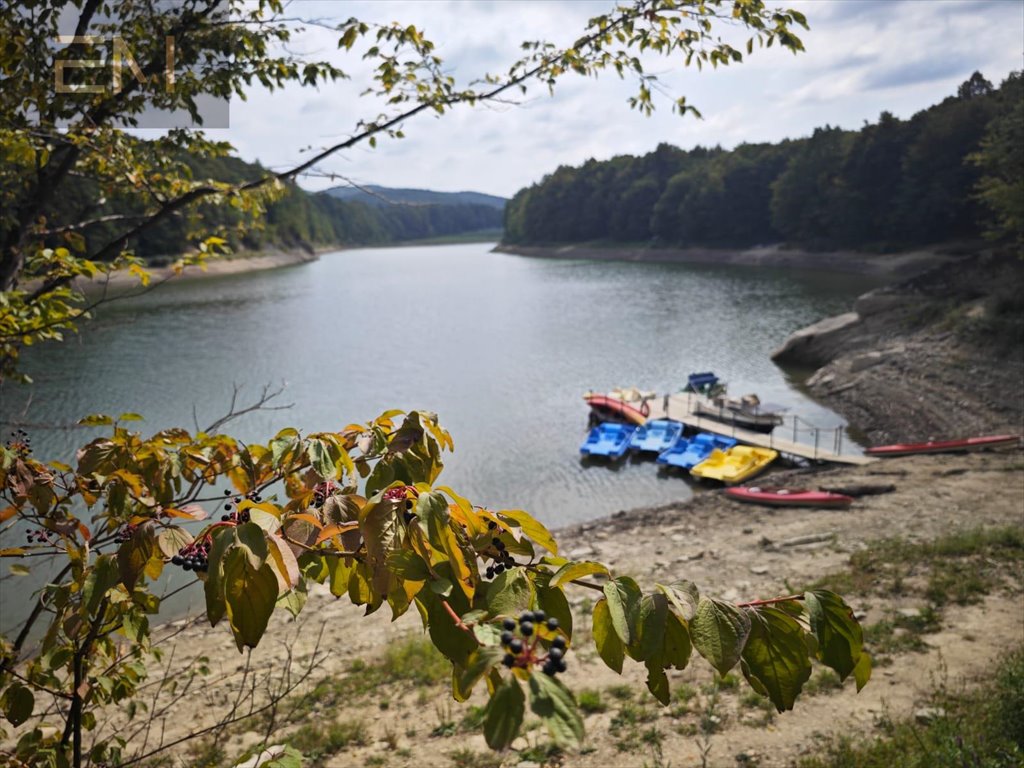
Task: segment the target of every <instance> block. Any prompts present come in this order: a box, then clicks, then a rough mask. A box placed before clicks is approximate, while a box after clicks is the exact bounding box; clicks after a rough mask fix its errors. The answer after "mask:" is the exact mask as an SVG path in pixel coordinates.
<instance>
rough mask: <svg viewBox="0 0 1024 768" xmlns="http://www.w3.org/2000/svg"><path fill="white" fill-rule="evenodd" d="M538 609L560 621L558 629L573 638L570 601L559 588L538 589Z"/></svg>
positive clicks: (541, 587)
mask: <svg viewBox="0 0 1024 768" xmlns="http://www.w3.org/2000/svg"><path fill="white" fill-rule="evenodd" d="M537 607H538V608H540V609H541V610H542V611H544V613H546V614H547V615H548V616H550V617H552V618H555V619H558V627H559V629H561V630H562V631H563V632H564V633H565V634H566V635H568V636H569V637H572V609H571V608H570V607H569V601H568V600H567V599H566V597H565V592H563V591H562V590H561V589H560V588H558V587H550V586H548V587H544V586H538V587H537Z"/></svg>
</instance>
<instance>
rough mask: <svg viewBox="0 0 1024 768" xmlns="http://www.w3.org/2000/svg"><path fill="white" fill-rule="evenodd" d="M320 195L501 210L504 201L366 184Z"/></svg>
mask: <svg viewBox="0 0 1024 768" xmlns="http://www.w3.org/2000/svg"><path fill="white" fill-rule="evenodd" d="M320 194H323V195H330V196H331V197H335V198H337V199H338V200H345V201H347V202H353V203H366V204H367V205H388V204H390V203H398V204H405V205H485V206H487V207H488V208H497V209H498V210H499V211H500V210H504V209H505V203H507V202H508V201H507V200H506V199H505V198H504V197H498V196H497V195H485V194H484V193H482V192H434V191H433V190H429V189H395V188H392V187H381V186H378V185H376V184H366V185H364V186H361V187H350V186H345V187H332V188H331V189H328V190H325V191H323V192H321V193H320Z"/></svg>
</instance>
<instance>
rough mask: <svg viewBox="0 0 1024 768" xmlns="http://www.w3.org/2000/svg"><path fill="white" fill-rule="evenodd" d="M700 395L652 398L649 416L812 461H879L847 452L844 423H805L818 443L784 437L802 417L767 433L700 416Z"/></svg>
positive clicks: (790, 419) (856, 463) (791, 419)
mask: <svg viewBox="0 0 1024 768" xmlns="http://www.w3.org/2000/svg"><path fill="white" fill-rule="evenodd" d="M698 399H699V397H698V396H696V395H691V394H685V393H680V394H676V395H669V396H668V398H667V403H668V408H667V409H666V408H665V403H666V398H665V397H659V398H656V399H654V400H648V401H647V407H648V408H649V409H650V416H649V417H648V418H650V419H672V420H673V421H681V422H682V423H683V424H685V425H686V426H688V427H693V428H694V429H699V430H700V431H701V432H713V433H715V434H716V435H725V436H726V437H734V438H736V439H737V440H738V441H740V442H741V443H745V444H746V445H756V446H759V447H761V448H771V449H773V450H776V451H778V452H779V453H785V454H788V455H790V456H799V457H801V458H804V459H809V460H811V461H828V462H835V463H837V464H854V465H858V466H862V465H864V464H870V463H871V462H873V461H875V459H874V458H872V457H870V456H861V455H859V454H851V453H843V452H842V440H841V438H842V432H841V430H842V428H841V427H839V428H838V431H837V430H836V429H827V430H826V429H821V430H819V429H817V428H815V427H812V426H810V425H808V426H807V427H805V431H808V432H810V433H811V434H812V435H813V436H814V443H810V442H807V443H805V442H800V441H797V440H787V439H785V438H784V437H782V435H785V434H786V433H787V429H786V427H787V426H789V428H790V431H792V430H793V429H794V426H795V427H797V428H799V424H800V421H799V420H798V419H797V417H795V416H790V417H787V419H786V423H784V424H783V425H782V426H779V427H776V428H775V430H774V431H773V432H772V433H770V434H767V435H766V434H764V433H763V432H754V431H753V430H750V429H743V428H742V427H737V426H735V425H733V424H725V423H723V422H721V421H716V420H714V419H710V418H708V417H707V416H698V415H697V414H696V413H695V410H696V406H697V401H698Z"/></svg>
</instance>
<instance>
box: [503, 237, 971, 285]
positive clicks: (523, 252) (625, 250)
mask: <svg viewBox="0 0 1024 768" xmlns="http://www.w3.org/2000/svg"><path fill="white" fill-rule="evenodd" d="M494 250H495V251H496V252H498V253H508V254H514V255H517V256H528V257H531V258H542V259H585V260H594V261H643V262H654V263H663V264H717V265H734V266H747V267H781V268H788V269H818V270H823V271H826V272H848V273H852V274H858V275H874V276H878V277H906V276H909V275H913V274H916V273H918V272H921V271H923V270H925V269H928V268H929V267H932V266H936V265H938V264H941V263H944V262H946V261H949V260H951V259H952V258H953V257H952V256H950V255H948V254H946V253H943V252H941V251H938V250H917V251H907V252H903V253H891V254H872V253H862V252H859V251H824V252H820V253H817V252H812V251H802V250H799V249H784V248H782V247H781V246H779V245H769V246H762V247H757V248H747V249H726V248H721V249H719V248H629V247H605V246H597V245H590V244H587V243H580V244H572V245H561V246H534V245H512V244H499V245H498V246H496V247H495V248H494Z"/></svg>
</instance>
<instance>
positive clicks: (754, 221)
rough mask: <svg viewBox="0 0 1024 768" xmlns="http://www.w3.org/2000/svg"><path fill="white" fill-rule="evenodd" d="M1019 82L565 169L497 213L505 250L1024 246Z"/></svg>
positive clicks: (972, 83)
mask: <svg viewBox="0 0 1024 768" xmlns="http://www.w3.org/2000/svg"><path fill="white" fill-rule="evenodd" d="M1022 84H1024V80H1022V77H1021V73H1019V72H1017V73H1013V74H1011V75H1010V76H1009V77H1008V78H1007V79H1006V80H1005V81H1004V82H1003V83H1002V85H1001V86H1000V87H999V88H995V87H993V85H992V84H991V83H990V82H989V81H987V80H985V78H984V77H983V76H982V75H981V74H979V73H975V74H974V75H973V76H972V77H971V78H970V79H969V80H968V81H966V82H965V83H963V84H962V85H961V86H960V88H959V89H958V91H957V93H956V95H954V96H950V97H949V98H947V99H945V100H944V101H942V103H940V104H937V105H935V106H933V107H930V108H928V109H925V110H923V111H921V112H919V113H917V114H916V115H914V116H913V117H911V118H910V119H909V120H900V119H899V118H896V117H894V116H893V115H891V114H889V113H888V112H883V113H882V115H881V116H880V117H879V119H878V122H877V123H870V124H865V126H864V127H863V128H861V129H860V130H859V131H847V130H842V129H840V128H833V127H830V126H825V127H824V128H819V129H817V130H815V131H814V133H813V135H812V136H810V137H809V138H805V139H796V140H787V141H783V142H780V143H777V144H741V145H740V146H738V147H736V148H735V149H733V150H724V149H721V148H720V147H715V148H704V147H696V148H694V149H691V150H682V149H678V148H676V147H673V146H670V145H668V144H661V145H659V146H658V148H657V149H656V150H655V151H654V152H651V153H650V154H647V155H644V156H642V157H634V156H620V157H615V158H612V159H611V160H607V161H600V162H599V161H596V160H590V161H588V162H586V163H584V164H583V165H582V166H580V167H578V168H574V167H567V166H562V167H560V168H558V170H556V171H555V172H554V173H552V174H551V175H549V176H546V177H545V178H544V179H542V180H541V181H540V182H539V183H537V184H535V185H533V186H531V187H529V188H527V189H523V190H520V191H519V192H518V193H517V194H516V195H515V197H513V199H512V200H511V201H510V202H509V204H508V205H507V206H506V209H505V241H506V242H509V243H520V244H528V243H534V244H543V243H554V242H559V243H564V242H583V241H609V242H612V243H614V242H630V243H637V242H643V243H650V244H653V245H661V246H680V247H688V246H704V247H752V246H755V245H759V244H769V243H779V242H786V243H789V244H791V245H795V246H801V247H805V248H809V249H829V248H864V249H872V250H882V251H885V250H894V249H900V248H907V247H913V246H920V245H926V244H930V243H939V242H949V241H963V240H973V239H976V238H978V237H980V236H981V235H983V234H989V235H992V236H994V237H997V238H1013V237H1016V238H1018V240H1019V238H1020V237H1021V231H1022V225H1024V211H1022V210H1021V209H1022V206H1024V179H1022V176H1024V135H1022V134H1024V108H1022V104H1024V85H1022Z"/></svg>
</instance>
